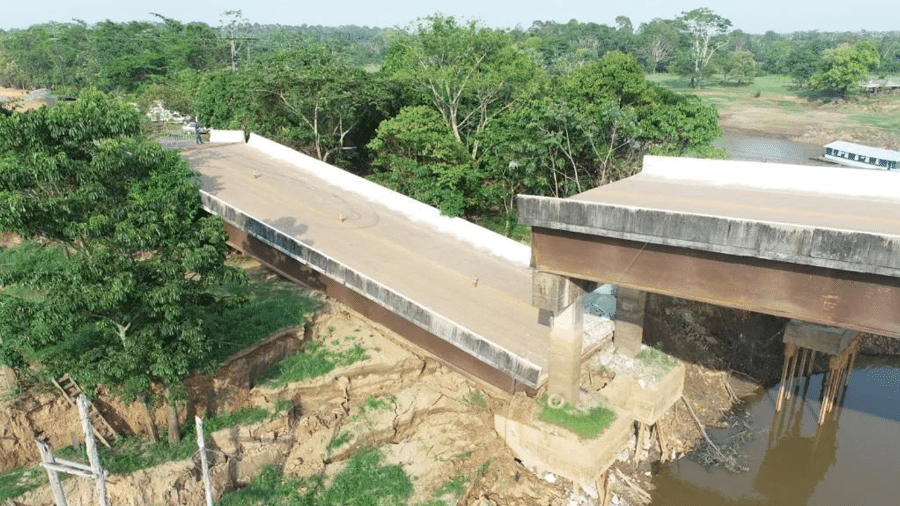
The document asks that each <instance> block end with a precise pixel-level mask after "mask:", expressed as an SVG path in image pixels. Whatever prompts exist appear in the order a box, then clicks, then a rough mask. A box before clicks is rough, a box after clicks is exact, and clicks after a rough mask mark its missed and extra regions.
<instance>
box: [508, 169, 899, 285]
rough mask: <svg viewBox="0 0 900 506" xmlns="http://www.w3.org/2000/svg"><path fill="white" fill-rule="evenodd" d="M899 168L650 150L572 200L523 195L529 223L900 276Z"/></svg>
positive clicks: (523, 218)
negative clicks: (630, 170)
mask: <svg viewBox="0 0 900 506" xmlns="http://www.w3.org/2000/svg"><path fill="white" fill-rule="evenodd" d="M898 209H900V174H897V173H892V172H887V171H878V170H862V169H847V168H844V167H812V166H798V165H779V164H771V163H753V162H723V161H721V160H696V159H683V158H663V157H652V156H648V157H645V159H644V168H643V171H642V172H641V173H639V174H637V175H635V176H632V177H630V178H627V179H623V180H621V181H617V182H615V183H612V184H610V185H606V186H601V187H598V188H594V189H591V190H588V191H586V192H584V193H581V194H579V195H576V196H574V197H572V198H570V199H549V198H545V197H531V196H520V198H519V218H520V221H522V222H523V223H524V224H526V225H531V226H535V227H542V228H547V229H555V230H567V231H570V232H577V233H584V234H589V235H596V236H604V237H611V238H617V239H626V240H632V241H638V242H642V243H648V244H660V245H671V246H677V247H686V248H691V249H695V250H701V251H710V252H716V253H724V254H729V255H738V256H742V257H752V258H765V259H770V260H777V261H783V262H789V263H794V264H800V265H809V266H815V267H824V268H831V269H837V270H843V271H851V272H860V273H869V274H878V275H885V276H892V277H900V256H898V255H897V254H896V251H897V249H898V247H900V213H898Z"/></svg>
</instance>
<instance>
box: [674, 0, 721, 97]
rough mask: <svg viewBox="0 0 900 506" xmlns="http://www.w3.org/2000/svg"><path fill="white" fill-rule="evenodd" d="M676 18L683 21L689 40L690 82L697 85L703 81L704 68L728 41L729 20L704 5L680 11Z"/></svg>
mask: <svg viewBox="0 0 900 506" xmlns="http://www.w3.org/2000/svg"><path fill="white" fill-rule="evenodd" d="M678 20H679V21H681V22H682V23H684V26H685V29H684V30H685V33H686V34H687V36H688V37H689V38H690V40H691V45H690V50H689V51H688V61H689V62H690V76H691V84H692V86H695V87H697V86H700V83H702V82H703V76H704V75H705V71H706V68H707V66H708V65H709V63H710V61H712V59H713V56H715V54H716V51H718V50H719V49H721V48H722V47H724V46H725V45H726V44H727V43H728V38H727V37H726V36H725V34H726V33H728V29H729V28H730V27H731V21H729V20H728V19H725V18H723V17H722V16H719V15H718V14H716V13H715V12H713V11H712V10H710V9H708V8H706V7H702V8H699V9H694V10H692V11H687V12H682V13H681V16H679V17H678Z"/></svg>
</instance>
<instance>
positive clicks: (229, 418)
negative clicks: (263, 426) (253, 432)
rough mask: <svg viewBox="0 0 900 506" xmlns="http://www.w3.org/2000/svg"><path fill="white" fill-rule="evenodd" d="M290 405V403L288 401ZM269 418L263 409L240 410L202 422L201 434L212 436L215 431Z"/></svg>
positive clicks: (256, 407)
mask: <svg viewBox="0 0 900 506" xmlns="http://www.w3.org/2000/svg"><path fill="white" fill-rule="evenodd" d="M288 403H290V401H288ZM268 417H269V412H268V411H266V410H265V408H261V407H258V406H253V407H249V408H242V409H239V410H237V411H233V412H231V413H223V414H221V415H216V416H213V417H211V418H209V419H206V420H204V421H203V432H204V433H206V434H212V433H213V432H216V431H217V430H222V429H226V428H228V427H234V426H236V425H250V424H254V423H257V422H261V421H263V420H265V419H266V418H268Z"/></svg>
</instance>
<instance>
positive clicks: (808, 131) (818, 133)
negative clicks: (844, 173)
mask: <svg viewBox="0 0 900 506" xmlns="http://www.w3.org/2000/svg"><path fill="white" fill-rule="evenodd" d="M698 95H700V96H701V97H702V96H703V95H704V92H703V91H700V92H698ZM866 112H878V113H882V114H893V115H897V114H900V101H897V100H890V99H889V97H884V99H883V100H876V101H874V102H873V103H872V104H868V105H861V104H859V103H856V102H853V101H846V100H835V101H832V102H830V103H823V102H822V101H821V100H815V101H810V100H807V99H805V98H800V97H797V96H792V95H781V96H771V97H767V98H765V99H760V100H759V102H758V105H748V104H746V102H745V101H734V102H730V103H726V104H725V105H722V106H720V107H719V124H720V125H721V126H722V128H723V129H724V130H726V131H735V132H742V133H748V134H755V135H760V136H771V137H777V138H781V139H788V140H793V141H797V142H805V143H808V144H816V145H824V144H827V143H829V142H832V141H834V140H838V139H841V140H847V141H853V142H858V143H861V144H866V145H869V146H875V147H881V148H885V149H893V150H897V149H900V131H896V130H893V129H887V128H878V127H875V126H869V125H866V124H864V123H861V122H859V121H856V120H854V119H853V118H851V115H859V114H865V113H866Z"/></svg>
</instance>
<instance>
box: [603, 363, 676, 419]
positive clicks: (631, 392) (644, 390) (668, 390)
mask: <svg viewBox="0 0 900 506" xmlns="http://www.w3.org/2000/svg"><path fill="white" fill-rule="evenodd" d="M685 374H686V369H685V367H684V364H682V363H681V362H680V361H676V363H675V365H674V366H672V367H671V368H670V369H669V370H668V371H666V373H665V374H663V375H662V376H660V377H659V378H655V379H654V380H653V382H652V383H649V384H648V385H647V386H641V384H640V382H641V380H640V379H639V378H637V377H635V376H633V375H630V374H621V375H620V374H617V375H616V377H615V378H613V380H612V381H610V383H609V384H608V385H607V386H606V387H604V388H603V389H602V390H600V391H599V392H598V394H599V395H600V397H602V398H603V399H604V400H605V401H606V403H607V405H608V406H611V407H613V408H614V409H616V410H617V411H618V412H621V413H625V415H626V416H627V417H628V418H630V419H632V420H637V421H639V422H641V423H643V424H644V425H648V426H649V425H654V424H656V422H658V421H659V419H660V418H662V417H663V415H665V413H666V412H667V411H668V410H669V409H671V408H672V406H673V405H674V404H675V403H676V402H678V399H681V396H682V394H683V393H684V376H685ZM604 390H605V392H604Z"/></svg>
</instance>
